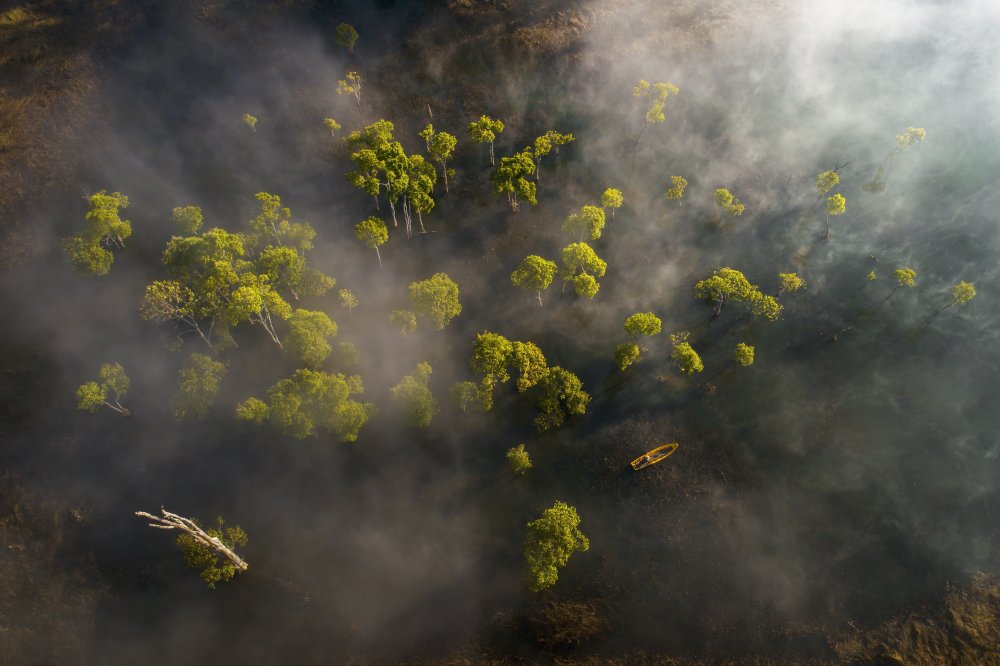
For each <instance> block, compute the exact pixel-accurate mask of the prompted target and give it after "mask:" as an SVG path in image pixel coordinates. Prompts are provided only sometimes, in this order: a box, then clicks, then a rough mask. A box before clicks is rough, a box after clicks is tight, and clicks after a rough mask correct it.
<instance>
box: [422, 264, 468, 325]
mask: <svg viewBox="0 0 1000 666" xmlns="http://www.w3.org/2000/svg"><path fill="white" fill-rule="evenodd" d="M410 300H411V301H412V302H413V311H414V312H415V313H416V314H417V315H419V316H421V317H427V318H428V319H430V320H431V321H432V322H434V327H435V328H436V329H437V330H439V331H440V330H441V329H443V328H444V327H445V326H447V325H448V322H450V321H451V320H452V319H453V318H455V317H457V316H458V315H460V314H461V313H462V305H461V303H459V302H458V285H457V284H455V283H454V282H452V280H451V278H450V277H448V275H447V274H446V273H435V274H434V275H432V276H431V277H429V278H427V279H426V280H420V281H418V282H411V283H410Z"/></svg>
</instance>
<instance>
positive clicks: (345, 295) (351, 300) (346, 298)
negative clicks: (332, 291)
mask: <svg viewBox="0 0 1000 666" xmlns="http://www.w3.org/2000/svg"><path fill="white" fill-rule="evenodd" d="M337 294H338V295H339V296H340V304H341V305H342V306H344V307H345V308H347V313H348V314H350V313H351V311H353V310H354V308H356V307H358V297H357V296H355V295H354V292H353V291H351V290H350V289H341V290H340V291H338V292H337Z"/></svg>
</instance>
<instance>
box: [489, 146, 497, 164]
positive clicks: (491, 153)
mask: <svg viewBox="0 0 1000 666" xmlns="http://www.w3.org/2000/svg"><path fill="white" fill-rule="evenodd" d="M490 166H496V162H495V161H494V160H493V142H492V141H490Z"/></svg>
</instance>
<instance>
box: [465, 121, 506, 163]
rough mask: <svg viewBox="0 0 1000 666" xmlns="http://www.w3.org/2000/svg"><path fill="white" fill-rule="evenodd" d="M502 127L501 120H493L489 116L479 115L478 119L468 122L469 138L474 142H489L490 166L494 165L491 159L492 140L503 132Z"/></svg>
mask: <svg viewBox="0 0 1000 666" xmlns="http://www.w3.org/2000/svg"><path fill="white" fill-rule="evenodd" d="M503 129H504V124H503V121H501V120H494V119H493V118H490V117H489V116H480V117H479V120H473V121H472V122H471V123H469V138H470V139H472V141H473V142H475V143H488V144H490V166H496V162H495V161H494V159H493V142H494V141H496V138H497V136H499V134H500V133H501V132H503Z"/></svg>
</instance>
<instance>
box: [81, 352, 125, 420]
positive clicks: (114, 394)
mask: <svg viewBox="0 0 1000 666" xmlns="http://www.w3.org/2000/svg"><path fill="white" fill-rule="evenodd" d="M128 387H129V378H128V375H126V374H125V368H123V367H122V366H121V365H119V364H118V363H105V364H104V365H102V366H101V369H100V371H98V373H97V381H96V382H95V381H90V382H87V383H86V384H83V385H81V386H80V387H79V388H78V389H76V397H77V407H78V408H79V409H82V410H84V411H87V412H96V411H97V410H98V409H100V408H101V405H103V406H105V407H108V408H110V409H113V410H115V411H116V412H118V413H119V414H122V415H123V416H129V415H130V414H131V412H129V411H128V408H126V407H125V406H124V405H122V403H121V401H122V398H124V397H125V394H126V393H128Z"/></svg>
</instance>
